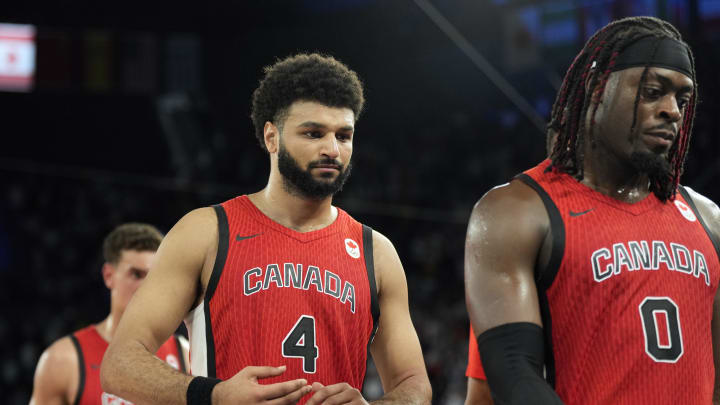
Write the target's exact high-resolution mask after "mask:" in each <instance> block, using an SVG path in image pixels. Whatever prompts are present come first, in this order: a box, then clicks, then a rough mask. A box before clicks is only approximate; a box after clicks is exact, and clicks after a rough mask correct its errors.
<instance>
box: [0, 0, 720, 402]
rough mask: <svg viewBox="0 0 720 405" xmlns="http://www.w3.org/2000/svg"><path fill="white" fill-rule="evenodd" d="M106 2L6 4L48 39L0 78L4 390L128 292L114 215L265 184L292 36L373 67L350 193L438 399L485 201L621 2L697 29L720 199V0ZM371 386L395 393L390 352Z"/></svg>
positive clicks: (534, 153)
mask: <svg viewBox="0 0 720 405" xmlns="http://www.w3.org/2000/svg"><path fill="white" fill-rule="evenodd" d="M6 3H8V4H6ZM105 3H108V2H94V3H90V2H75V1H54V2H47V3H40V2H34V3H33V2H20V1H15V2H3V5H2V7H0V22H7V23H21V24H34V25H35V26H36V28H37V36H36V38H37V44H38V48H37V58H38V59H37V69H36V75H35V79H36V82H35V85H34V88H33V89H32V90H31V91H30V92H27V93H21V92H2V91H0V285H1V286H2V287H1V288H2V289H1V290H0V291H1V292H2V294H0V308H2V317H1V318H0V342H2V345H1V346H0V392H1V393H2V394H3V395H2V402H3V403H5V404H12V405H14V404H23V403H27V401H28V399H29V396H30V393H31V391H32V377H33V372H34V369H35V365H36V363H37V360H38V357H39V356H40V354H41V353H42V351H43V350H44V349H45V348H46V347H47V346H48V345H49V344H50V343H51V342H53V341H54V340H56V339H57V338H59V337H61V336H63V335H65V334H68V333H70V332H72V331H74V330H76V329H78V328H80V327H82V326H84V325H87V324H89V323H92V322H97V321H99V320H101V319H102V318H103V317H104V316H105V315H106V314H107V312H108V311H109V296H108V292H107V290H106V289H105V288H104V285H103V283H102V279H101V276H100V266H101V264H102V258H101V252H100V245H101V242H102V238H103V237H104V236H105V235H106V234H107V233H108V232H109V231H110V230H111V229H112V228H113V227H114V226H115V225H117V224H119V223H122V222H126V221H144V222H149V223H152V224H156V225H157V226H158V227H160V228H161V229H162V230H163V231H167V230H168V229H170V227H171V226H172V225H173V224H174V223H175V222H176V221H177V220H178V219H179V218H180V217H181V216H182V215H183V214H184V213H186V212H187V211H189V210H191V209H193V208H196V207H199V206H205V205H209V204H213V203H218V202H222V201H224V200H227V199H229V198H231V197H233V196H235V195H238V194H243V193H250V192H254V191H257V190H258V189H260V188H262V187H263V186H264V185H265V183H266V181H267V174H268V168H269V164H268V158H267V157H266V155H265V154H264V153H263V152H262V151H261V149H260V148H259V147H258V146H257V143H256V140H255V138H254V135H253V128H252V124H251V121H250V119H249V111H250V106H249V101H250V95H251V93H252V91H253V90H254V88H255V87H256V86H257V82H258V80H259V79H260V77H261V74H262V67H263V66H265V65H268V64H272V63H273V62H274V61H275V60H276V59H277V58H279V57H284V56H287V55H290V54H292V53H295V52H299V51H319V52H322V53H327V54H331V55H333V56H335V57H337V58H338V59H340V60H341V61H343V62H345V63H347V64H348V65H349V66H350V67H351V68H352V69H354V70H355V71H357V72H358V74H359V75H360V77H361V78H362V79H363V81H364V83H365V86H366V98H367V104H366V110H365V112H364V114H363V116H362V117H361V118H360V120H359V121H358V124H357V130H356V135H355V141H354V142H355V143H354V146H355V147H354V156H353V159H354V164H355V169H354V171H353V176H352V178H351V179H350V180H349V182H348V184H347V186H346V187H345V189H344V190H343V192H342V193H341V194H340V195H338V196H337V198H336V200H335V202H336V205H338V206H340V207H341V208H343V209H345V210H347V211H348V212H349V213H350V214H351V215H353V216H354V217H355V218H357V219H358V220H360V221H362V222H364V223H367V224H368V225H370V226H372V227H373V228H375V229H377V230H379V231H381V232H382V233H384V234H385V235H387V236H388V237H389V238H390V239H391V240H392V241H393V242H394V243H395V246H396V248H397V250H398V253H399V254H400V257H401V259H402V260H403V263H404V266H405V270H406V272H407V277H408V286H409V291H410V303H411V312H412V316H413V320H414V322H415V325H416V328H417V330H418V333H419V335H420V340H421V342H422V345H423V351H424V354H425V361H426V364H427V367H428V372H429V374H430V377H431V380H432V383H433V389H434V402H435V403H443V404H458V403H462V401H463V399H464V395H465V377H464V371H465V370H464V368H465V365H466V357H467V336H468V330H467V325H468V321H467V314H466V312H465V303H464V291H463V280H462V271H463V241H464V236H465V226H466V221H467V218H468V216H469V213H470V210H471V208H472V205H473V204H474V202H475V201H477V199H478V198H480V197H481V196H482V195H483V194H484V193H485V192H486V191H487V190H488V189H489V188H490V187H492V186H493V185H496V184H500V183H503V182H505V181H507V180H508V179H509V178H511V176H512V175H514V174H516V173H518V172H520V171H522V170H524V169H526V168H528V167H530V166H532V165H534V164H535V163H537V162H539V161H540V160H541V159H542V158H543V156H544V148H545V146H544V142H545V141H544V134H543V133H542V132H541V130H540V129H539V128H538V124H537V120H536V121H533V119H532V118H531V116H532V115H533V114H535V115H536V116H537V117H539V118H540V119H543V120H544V119H545V118H546V117H547V114H548V113H549V109H550V107H551V105H552V103H553V101H554V97H555V93H556V91H557V88H558V86H559V83H560V81H561V80H562V76H563V75H564V72H565V70H566V69H567V67H568V66H569V64H570V62H571V61H572V58H573V57H574V55H575V54H576V53H577V52H578V51H579V49H580V48H581V47H582V45H583V43H584V41H585V40H586V39H587V37H588V36H589V35H590V34H591V33H592V32H594V31H595V30H596V29H598V28H599V27H601V26H603V25H604V24H606V23H607V22H609V21H610V20H611V19H614V18H619V17H624V16H628V15H655V16H659V17H662V18H665V19H667V20H669V21H671V22H672V23H674V24H675V25H676V26H677V27H678V28H679V29H680V30H681V32H682V33H683V35H684V37H685V39H686V40H687V41H688V42H689V43H690V44H691V46H692V47H693V49H694V52H695V56H696V64H697V72H698V82H699V89H700V98H701V104H700V105H699V109H698V113H697V119H696V124H695V131H694V138H693V141H692V147H691V150H690V156H689V161H688V165H687V169H686V174H685V176H684V178H683V183H684V184H686V185H689V186H691V187H693V188H695V189H696V190H697V191H699V192H700V193H703V194H705V195H707V196H709V197H710V198H712V199H714V200H716V201H717V200H719V199H720V190H718V184H719V183H718V182H719V181H720V164H719V163H720V162H719V161H718V159H717V157H716V156H717V152H718V146H719V142H718V139H717V136H716V134H717V133H718V131H717V129H718V124H719V122H720V121H718V120H717V119H715V114H717V107H718V105H717V101H716V98H715V97H714V95H715V94H716V91H717V89H718V84H720V83H718V78H717V73H716V70H717V67H718V66H720V64H718V58H719V57H720V54H719V53H718V51H717V50H716V49H717V46H718V42H719V39H720V1H714V0H705V1H700V0H696V1H680V0H645V1H610V0H608V1H602V0H582V1H581V0H577V1H570V0H564V1H563V0H552V1H551V0H548V1H530V0H432V1H431V2H429V3H428V2H426V1H421V0H417V1H413V0H345V1H329V0H302V1H301V0H298V1H276V0H275V1H262V2H260V1H254V2H249V1H239V0H238V1H208V2H206V3H204V4H201V3H200V2H196V3H193V4H183V3H177V2H174V3H163V6H162V7H160V6H158V5H157V3H155V2H145V3H141V2H112V3H111V4H105ZM150 3H152V4H154V5H151V6H150V5H149V4H150ZM427 4H430V5H431V6H432V7H433V8H434V10H435V11H437V12H438V13H439V14H440V15H442V16H443V17H444V18H445V19H446V20H445V21H446V23H445V22H442V21H440V20H437V19H433V18H431V16H436V15H435V14H433V11H432V10H430V9H428V8H427V7H425V8H423V7H422V6H427ZM453 32H455V33H459V34H460V35H461V36H462V37H463V38H464V39H466V40H467V42H463V39H462V38H459V37H457V36H453V35H454V34H453ZM448 33H449V34H450V35H448ZM478 55H481V57H483V58H485V59H486V60H487V61H488V62H489V64H490V65H491V66H493V67H494V68H495V69H497V71H498V72H499V76H500V77H501V79H498V78H497V77H494V76H492V74H491V75H490V76H488V75H487V74H486V71H484V70H483V66H484V65H483V64H482V61H479V59H478V58H477V56H478ZM491 77H492V79H491ZM498 80H506V81H507V82H508V83H509V84H510V85H511V86H512V87H513V88H514V90H515V91H516V92H517V94H518V95H519V97H520V98H522V99H523V100H526V101H525V102H527V103H528V106H529V109H526V110H522V109H521V108H519V107H518V103H521V102H522V101H517V100H512V99H511V98H509V97H508V96H507V95H506V94H505V93H504V92H502V91H500V90H499V87H498V86H503V84H502V83H501V82H500V81H498ZM523 111H525V112H523ZM528 111H530V112H529V113H528ZM366 393H367V395H368V396H369V397H374V396H377V395H378V394H379V391H378V381H377V378H376V377H374V376H373V374H372V370H371V375H370V377H369V379H368V382H367V385H366Z"/></svg>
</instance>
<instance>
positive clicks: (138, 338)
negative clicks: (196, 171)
mask: <svg viewBox="0 0 720 405" xmlns="http://www.w3.org/2000/svg"><path fill="white" fill-rule="evenodd" d="M362 105H363V93H362V86H361V84H360V81H359V80H358V78H357V76H356V74H355V73H354V72H353V71H351V70H349V69H348V68H347V67H346V66H345V65H343V64H342V63H340V62H338V61H337V60H335V59H334V58H332V57H324V56H320V55H317V54H310V55H308V54H300V55H296V56H293V57H289V58H287V59H284V60H281V61H279V62H277V63H276V64H275V65H273V66H270V67H268V68H266V69H265V77H264V78H263V80H262V81H261V82H260V86H259V88H258V89H257V90H256V91H255V93H254V96H253V111H252V118H253V123H254V125H255V129H256V136H257V138H258V140H259V142H260V145H261V146H262V147H263V149H264V150H265V151H266V152H267V153H268V154H269V157H270V176H269V180H268V183H267V186H266V187H265V188H264V189H263V190H261V191H259V192H257V193H254V194H250V195H243V196H239V197H237V198H234V199H232V200H229V201H226V202H224V203H222V204H220V205H217V206H214V207H209V208H201V209H198V210H195V211H192V212H191V213H189V214H188V215H186V216H185V217H184V218H182V219H181V220H180V221H179V222H178V223H177V224H176V225H175V227H174V228H173V229H172V230H171V231H170V232H169V233H168V235H167V237H166V238H165V240H164V241H163V244H162V246H161V247H160V249H159V251H158V259H157V262H156V264H155V266H154V268H153V271H152V272H151V274H150V275H149V277H148V280H147V282H146V283H145V285H144V286H143V288H142V289H141V290H140V291H138V294H137V296H136V297H135V299H134V300H133V302H132V303H131V305H130V306H129V308H128V316H127V317H125V318H124V319H123V321H122V323H121V324H120V326H119V328H118V334H117V337H116V339H115V340H113V343H112V344H111V346H110V348H109V350H108V353H107V355H106V356H105V361H104V362H103V368H102V373H101V377H102V380H103V387H105V388H106V389H108V390H109V391H110V392H113V393H116V394H117V395H120V396H122V397H124V398H128V399H129V400H131V401H135V402H139V403H157V404H185V403H187V404H189V405H199V404H202V405H208V404H213V405H220V404H235V403H268V404H281V403H295V402H296V401H300V402H301V403H307V404H311V405H315V404H320V403H326V404H333V403H338V404H339V403H357V404H361V403H366V401H365V399H364V398H363V397H362V395H361V393H360V389H361V387H362V382H363V378H364V375H365V364H366V357H367V352H368V348H369V351H370V352H371V353H372V356H373V359H374V361H375V364H376V365H377V368H378V371H379V374H380V377H381V379H382V383H383V388H384V390H385V396H384V397H383V399H382V400H381V401H380V402H387V403H395V402H398V403H399V402H402V403H429V401H430V393H431V390H430V384H429V381H428V377H427V373H426V371H425V366H424V362H423V357H422V351H421V349H420V344H419V341H418V338H417V334H416V333H415V329H414V327H413V325H412V322H411V319H410V315H409V309H408V297H407V285H406V281H405V275H404V271H403V269H402V265H401V263H400V260H399V258H398V256H397V253H396V252H395V249H394V247H393V246H392V244H391V243H390V241H389V240H388V239H387V238H385V237H384V236H382V235H381V234H379V233H378V232H376V231H373V230H372V229H370V228H369V227H367V226H363V225H362V224H360V223H358V222H356V221H355V220H354V219H352V218H351V217H350V216H349V215H348V214H347V213H345V212H344V211H343V210H341V209H339V208H336V207H334V206H333V205H332V196H333V194H334V193H336V192H337V191H339V190H340V189H341V187H342V185H343V183H344V182H345V180H346V179H347V177H348V175H349V174H350V165H351V163H350V162H351V155H352V149H353V143H354V135H355V134H354V129H355V122H356V120H357V118H358V115H359V114H360V111H361V109H362ZM186 316H187V318H186V323H187V325H188V329H189V331H190V341H191V351H192V354H193V355H192V360H191V361H192V363H191V371H192V373H193V374H194V375H196V376H197V377H194V378H192V377H189V376H185V375H183V374H181V373H178V372H176V371H175V370H173V369H172V368H170V367H168V366H167V365H166V364H163V363H162V362H159V361H157V360H156V359H155V358H153V356H152V355H151V353H152V352H153V351H154V350H155V348H157V347H158V345H159V344H160V343H161V342H162V341H163V340H164V339H166V337H167V336H168V335H169V334H170V333H171V332H172V331H173V330H174V329H175V328H176V327H177V324H178V323H179V322H180V321H182V319H183V318H184V317H186ZM129 364H132V367H131V368H130V367H126V366H125V365H129ZM310 393H311V395H307V394H310Z"/></svg>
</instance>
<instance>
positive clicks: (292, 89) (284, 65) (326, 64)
mask: <svg viewBox="0 0 720 405" xmlns="http://www.w3.org/2000/svg"><path fill="white" fill-rule="evenodd" d="M264 71H265V77H264V78H263V79H262V80H261V81H260V85H259V86H258V88H257V89H256V90H255V92H254V93H253V97H252V112H251V113H250V117H251V118H252V121H253V125H254V126H255V136H256V137H257V139H258V142H259V143H260V146H261V147H262V148H263V150H265V151H267V149H266V148H265V140H264V133H263V129H264V127H265V123H266V122H268V121H270V122H272V123H274V124H275V125H277V126H278V127H279V128H280V129H281V130H282V123H283V121H284V120H285V114H286V113H287V109H288V107H290V105H291V104H292V103H293V102H295V101H298V100H305V101H316V102H318V103H321V104H324V105H327V106H330V107H347V108H349V109H351V110H352V111H353V113H354V114H355V120H357V119H358V118H359V117H360V113H361V112H362V108H363V104H364V103H365V98H364V97H363V87H362V83H361V82H360V79H359V78H358V76H357V74H356V73H355V72H353V71H352V70H350V69H349V68H348V67H347V66H346V65H345V64H343V63H342V62H340V61H338V60H337V59H335V58H333V57H332V56H325V55H320V54H317V53H312V54H298V55H294V56H290V57H287V58H285V59H282V60H278V61H277V62H276V63H275V64H274V65H271V66H266V67H265V69H264Z"/></svg>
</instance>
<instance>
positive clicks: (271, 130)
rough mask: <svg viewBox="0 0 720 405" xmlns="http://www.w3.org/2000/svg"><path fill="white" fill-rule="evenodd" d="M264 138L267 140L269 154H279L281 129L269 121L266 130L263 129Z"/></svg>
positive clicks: (266, 145)
mask: <svg viewBox="0 0 720 405" xmlns="http://www.w3.org/2000/svg"><path fill="white" fill-rule="evenodd" d="M263 137H264V138H265V148H266V149H267V151H268V153H275V152H277V150H278V145H279V143H280V129H278V127H276V126H275V124H273V123H272V122H270V121H267V122H266V123H265V128H263Z"/></svg>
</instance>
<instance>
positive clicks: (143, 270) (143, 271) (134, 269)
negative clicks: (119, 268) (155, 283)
mask: <svg viewBox="0 0 720 405" xmlns="http://www.w3.org/2000/svg"><path fill="white" fill-rule="evenodd" d="M130 271H139V272H141V273H147V272H148V270H147V269H141V268H139V267H130Z"/></svg>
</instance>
